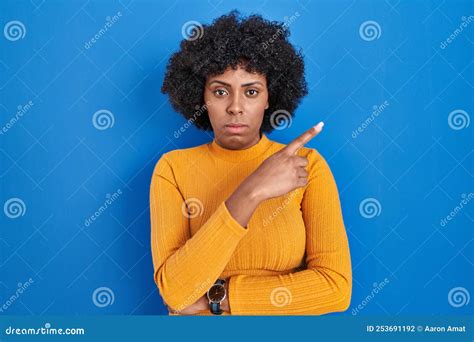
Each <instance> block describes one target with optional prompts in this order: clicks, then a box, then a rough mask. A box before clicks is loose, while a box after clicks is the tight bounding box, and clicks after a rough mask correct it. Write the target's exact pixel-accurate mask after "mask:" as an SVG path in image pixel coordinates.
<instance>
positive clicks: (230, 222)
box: [216, 201, 248, 237]
mask: <svg viewBox="0 0 474 342" xmlns="http://www.w3.org/2000/svg"><path fill="white" fill-rule="evenodd" d="M216 212H217V213H216V214H217V217H222V218H223V221H224V224H225V225H226V226H227V227H229V228H230V229H231V230H232V231H233V232H234V233H235V234H236V235H237V236H239V237H241V236H243V235H245V234H246V233H247V231H248V229H247V228H246V227H242V226H241V225H240V223H239V222H237V221H236V220H235V219H234V217H233V216H232V215H231V214H230V212H229V210H228V209H227V206H226V205H225V201H224V202H222V203H221V204H220V205H219V207H218V208H217V210H216Z"/></svg>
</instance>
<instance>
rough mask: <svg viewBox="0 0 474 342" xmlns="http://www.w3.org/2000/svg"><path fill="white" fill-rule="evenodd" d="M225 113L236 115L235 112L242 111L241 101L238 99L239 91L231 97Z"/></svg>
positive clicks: (240, 112)
mask: <svg viewBox="0 0 474 342" xmlns="http://www.w3.org/2000/svg"><path fill="white" fill-rule="evenodd" d="M227 113H228V114H231V115H237V114H242V113H243V106H242V101H241V99H240V94H239V93H235V94H234V96H233V97H232V100H231V102H230V103H229V106H228V107H227Z"/></svg>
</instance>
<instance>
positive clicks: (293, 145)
mask: <svg viewBox="0 0 474 342" xmlns="http://www.w3.org/2000/svg"><path fill="white" fill-rule="evenodd" d="M323 126H324V122H322V121H321V122H320V123H318V124H317V125H316V126H313V127H311V128H310V129H308V130H307V131H306V132H304V133H303V134H301V135H300V136H299V137H298V138H296V139H295V140H293V141H292V142H290V143H289V144H288V145H286V147H285V150H286V151H287V152H289V153H290V154H295V153H296V152H298V150H299V149H300V148H301V147H303V146H304V145H305V144H306V143H307V142H308V141H310V140H311V139H313V138H314V137H315V136H316V135H318V134H319V133H320V132H321V130H322V129H323Z"/></svg>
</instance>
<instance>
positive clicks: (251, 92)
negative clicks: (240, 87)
mask: <svg viewBox="0 0 474 342" xmlns="http://www.w3.org/2000/svg"><path fill="white" fill-rule="evenodd" d="M245 93H246V94H247V95H249V96H250V97H255V96H257V95H258V93H259V92H258V90H257V89H249V90H247V91H246V92H245Z"/></svg>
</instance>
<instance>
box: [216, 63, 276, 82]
mask: <svg viewBox="0 0 474 342" xmlns="http://www.w3.org/2000/svg"><path fill="white" fill-rule="evenodd" d="M216 80H219V81H223V82H226V83H230V84H240V83H249V82H256V81H259V82H261V83H263V84H264V85H266V81H267V79H266V77H265V75H263V74H260V73H257V72H248V71H247V70H245V69H244V68H242V67H240V66H239V67H238V68H237V69H232V67H228V68H227V69H226V70H225V71H224V72H223V73H222V74H219V75H213V76H209V77H208V78H207V82H208V83H209V82H212V81H216Z"/></svg>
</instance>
